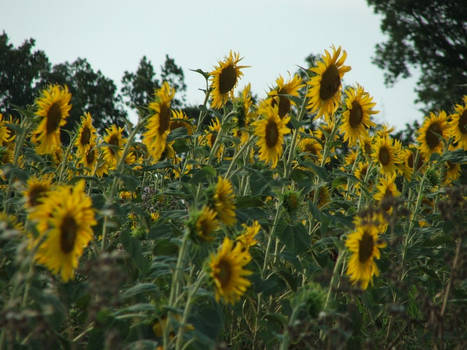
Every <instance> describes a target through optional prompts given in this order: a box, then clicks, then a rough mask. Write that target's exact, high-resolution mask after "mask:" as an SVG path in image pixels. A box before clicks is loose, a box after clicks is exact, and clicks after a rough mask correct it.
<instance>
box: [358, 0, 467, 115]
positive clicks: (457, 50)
mask: <svg viewBox="0 0 467 350" xmlns="http://www.w3.org/2000/svg"><path fill="white" fill-rule="evenodd" d="M367 2H368V4H369V5H370V6H372V7H373V9H374V11H375V13H378V14H381V15H382V16H383V20H382V23H381V30H382V31H383V33H385V34H387V35H388V39H387V41H386V42H384V43H380V44H378V45H377V46H376V56H375V57H374V60H373V61H374V63H375V64H376V65H378V66H379V67H380V68H382V69H384V70H385V82H386V84H387V85H389V86H391V85H393V84H394V83H395V82H396V81H397V79H398V78H407V77H409V76H410V75H411V74H412V72H413V70H414V69H418V70H419V71H420V72H421V76H420V78H419V80H418V82H417V87H416V92H417V95H418V97H417V100H416V102H421V103H422V104H423V105H424V108H423V111H424V112H425V113H426V112H427V111H430V110H440V109H450V108H452V104H453V101H459V102H460V101H461V100H462V96H463V95H464V94H466V90H467V87H466V81H467V63H466V62H467V30H466V26H465V19H466V18H467V6H465V2H464V1H462V0H450V1H445V0H435V1H425V0H411V1H407V0H367Z"/></svg>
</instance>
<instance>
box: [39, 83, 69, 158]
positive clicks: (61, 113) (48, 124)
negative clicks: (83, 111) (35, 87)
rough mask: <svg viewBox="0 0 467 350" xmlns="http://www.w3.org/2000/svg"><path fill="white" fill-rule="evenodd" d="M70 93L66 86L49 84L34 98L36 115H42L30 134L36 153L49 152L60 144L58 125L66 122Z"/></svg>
mask: <svg viewBox="0 0 467 350" xmlns="http://www.w3.org/2000/svg"><path fill="white" fill-rule="evenodd" d="M70 100H71V94H70V93H69V92H68V87H67V86H66V85H65V86H63V87H62V86H60V85H52V86H49V87H48V88H47V89H46V90H43V91H42V95H41V97H40V98H38V99H37V100H36V105H37V111H36V115H38V116H40V117H42V119H41V121H40V122H39V125H38V126H37V128H36V130H34V131H33V134H32V139H31V140H32V142H34V143H35V144H37V147H36V151H37V153H38V154H51V153H53V152H54V151H55V150H56V149H57V148H60V146H61V144H62V143H61V140H60V127H62V126H64V125H65V124H66V118H67V117H68V114H69V113H70V109H71V105H70Z"/></svg>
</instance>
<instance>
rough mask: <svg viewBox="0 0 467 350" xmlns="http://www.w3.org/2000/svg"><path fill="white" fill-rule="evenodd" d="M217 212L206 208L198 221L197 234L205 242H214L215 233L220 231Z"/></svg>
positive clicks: (199, 215)
mask: <svg viewBox="0 0 467 350" xmlns="http://www.w3.org/2000/svg"><path fill="white" fill-rule="evenodd" d="M216 215H217V214H216V212H215V211H214V210H212V209H211V208H209V207H207V206H204V207H203V209H202V210H201V212H200V213H199V214H198V217H197V219H196V223H195V227H196V234H197V235H198V237H199V238H201V239H202V240H203V241H208V242H210V241H212V240H213V239H214V233H215V232H216V231H217V230H218V229H219V221H218V220H217V219H216Z"/></svg>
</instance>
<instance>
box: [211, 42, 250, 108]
mask: <svg viewBox="0 0 467 350" xmlns="http://www.w3.org/2000/svg"><path fill="white" fill-rule="evenodd" d="M241 59H242V58H240V55H239V54H238V53H232V51H230V53H229V57H225V59H224V60H223V61H219V62H218V66H217V67H215V69H214V70H213V71H212V72H211V73H209V75H210V76H211V89H212V104H211V106H212V108H222V107H223V106H224V105H225V104H226V102H227V101H228V99H229V98H232V97H233V91H234V88H235V86H236V85H237V83H238V79H239V78H240V77H241V76H242V75H243V73H242V72H241V71H240V69H241V68H247V67H248V66H239V65H238V62H240V61H241Z"/></svg>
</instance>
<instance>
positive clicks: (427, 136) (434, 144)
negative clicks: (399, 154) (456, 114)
mask: <svg viewBox="0 0 467 350" xmlns="http://www.w3.org/2000/svg"><path fill="white" fill-rule="evenodd" d="M447 137H448V125H447V116H446V112H444V111H441V112H440V113H439V114H438V115H436V114H434V113H430V116H429V117H428V118H427V119H426V120H425V122H424V123H423V125H422V127H421V128H420V130H419V131H418V137H417V141H418V142H419V145H420V150H421V151H422V153H423V154H424V156H425V158H426V159H430V156H431V155H432V154H433V153H440V152H442V150H443V141H442V140H443V139H445V138H447Z"/></svg>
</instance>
